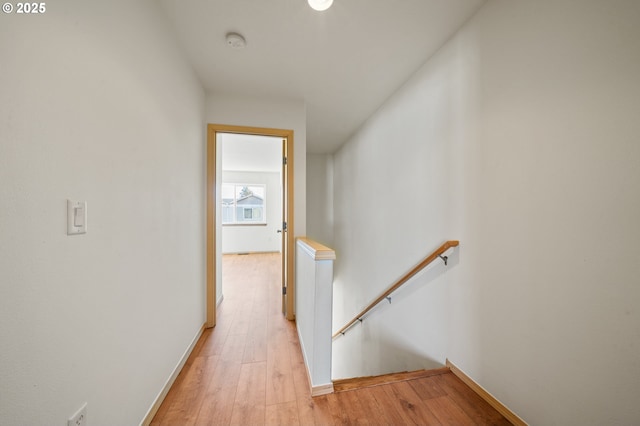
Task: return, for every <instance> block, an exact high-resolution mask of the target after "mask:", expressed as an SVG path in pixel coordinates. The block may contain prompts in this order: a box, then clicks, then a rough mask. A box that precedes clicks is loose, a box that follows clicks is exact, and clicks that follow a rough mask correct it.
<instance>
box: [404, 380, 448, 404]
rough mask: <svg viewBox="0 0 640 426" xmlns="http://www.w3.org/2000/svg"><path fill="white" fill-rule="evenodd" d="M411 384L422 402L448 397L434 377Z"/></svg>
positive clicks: (412, 381)
mask: <svg viewBox="0 0 640 426" xmlns="http://www.w3.org/2000/svg"><path fill="white" fill-rule="evenodd" d="M409 384H410V385H411V387H412V388H413V390H414V391H415V392H416V393H417V394H418V396H419V397H420V398H421V399H422V400H425V399H431V398H438V397H441V396H445V395H447V392H446V391H444V390H443V389H442V388H441V387H440V386H439V385H438V382H437V380H435V379H434V378H433V376H432V377H423V378H420V379H416V380H411V381H410V382H409Z"/></svg>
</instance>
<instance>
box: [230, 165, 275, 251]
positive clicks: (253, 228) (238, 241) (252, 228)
mask: <svg viewBox="0 0 640 426" xmlns="http://www.w3.org/2000/svg"><path fill="white" fill-rule="evenodd" d="M222 181H223V182H224V183H238V184H243V183H245V184H262V185H265V188H266V196H265V198H266V215H267V224H266V225H249V226H246V225H245V226H243V225H232V226H222V253H223V254H224V253H260V252H279V251H281V249H282V233H278V229H281V228H282V195H281V193H282V184H281V181H280V173H272V172H271V173H269V172H233V171H223V172H222Z"/></svg>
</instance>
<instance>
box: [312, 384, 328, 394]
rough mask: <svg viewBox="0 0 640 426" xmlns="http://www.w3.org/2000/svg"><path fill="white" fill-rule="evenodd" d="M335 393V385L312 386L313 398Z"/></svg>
mask: <svg viewBox="0 0 640 426" xmlns="http://www.w3.org/2000/svg"><path fill="white" fill-rule="evenodd" d="M330 393H333V383H328V384H326V385H320V386H311V396H320V395H327V394H330Z"/></svg>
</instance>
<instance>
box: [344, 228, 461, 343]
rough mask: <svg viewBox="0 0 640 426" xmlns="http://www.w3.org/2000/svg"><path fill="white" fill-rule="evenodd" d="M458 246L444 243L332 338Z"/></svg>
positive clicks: (453, 242)
mask: <svg viewBox="0 0 640 426" xmlns="http://www.w3.org/2000/svg"><path fill="white" fill-rule="evenodd" d="M458 244H460V242H459V241H455V240H451V241H447V242H446V243H444V244H443V245H441V246H440V247H439V248H438V249H436V250H435V251H434V252H433V253H431V254H430V255H429V256H427V257H425V258H424V259H423V260H422V262H420V263H418V264H417V265H416V266H414V267H413V269H411V270H410V271H409V272H407V273H406V274H404V275H403V276H402V277H401V278H400V279H399V280H398V281H396V282H395V283H393V284H392V285H391V287H389V288H388V289H387V290H386V291H385V292H384V293H382V294H381V295H380V296H379V297H378V298H377V299H376V300H374V301H373V302H371V303H369V305H368V306H367V307H366V308H364V309H363V310H362V312H360V313H359V314H358V315H356V316H355V317H354V318H353V319H352V320H351V321H349V322H348V323H347V324H346V325H345V326H344V327H342V328H341V329H340V330H338V331H336V333H335V334H334V335H333V338H334V339H335V338H336V337H338V336H339V335H341V334H344V331H345V330H346V329H348V328H349V327H351V326H352V325H353V324H355V322H356V321H359V320H360V319H361V318H362V317H363V316H364V315H365V314H366V313H367V312H369V311H370V310H371V309H373V308H374V307H375V306H376V305H377V304H378V303H380V302H382V301H383V300H384V299H386V298H387V297H389V295H390V294H391V293H393V292H394V291H396V290H397V289H398V288H400V286H401V285H402V284H404V283H406V282H407V281H409V279H410V278H411V277H413V276H414V275H415V274H417V273H418V272H420V271H421V270H423V269H424V268H425V267H426V266H427V265H429V264H430V263H431V262H433V261H434V260H436V259H437V258H438V257H440V256H441V255H442V253H444V252H445V251H447V250H449V249H450V248H452V247H457V246H458Z"/></svg>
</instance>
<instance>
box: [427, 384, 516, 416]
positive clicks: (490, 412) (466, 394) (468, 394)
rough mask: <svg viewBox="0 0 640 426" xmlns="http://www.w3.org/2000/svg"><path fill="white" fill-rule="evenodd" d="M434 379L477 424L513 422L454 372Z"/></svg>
mask: <svg viewBox="0 0 640 426" xmlns="http://www.w3.org/2000/svg"><path fill="white" fill-rule="evenodd" d="M434 380H435V381H436V382H437V383H438V386H440V388H441V389H443V390H444V391H445V392H446V393H447V395H449V397H450V398H451V399H452V400H453V401H455V402H456V404H458V405H459V406H460V407H461V408H462V409H463V410H464V411H465V413H467V415H468V416H469V417H470V418H471V419H472V420H473V421H474V422H475V424H486V425H509V424H511V422H509V421H508V420H507V419H506V418H505V417H504V416H503V415H502V414H500V413H499V412H498V411H497V410H495V409H494V408H493V407H491V406H490V405H489V404H488V403H487V402H486V401H485V400H483V399H482V398H480V396H479V395H478V394H477V393H475V392H474V391H473V390H471V388H469V387H468V386H467V385H466V384H464V382H463V381H462V380H460V379H459V378H457V377H456V376H455V375H454V374H447V375H446V376H442V377H438V378H435V379H434Z"/></svg>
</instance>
